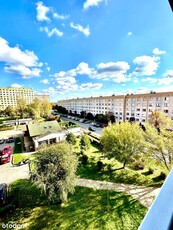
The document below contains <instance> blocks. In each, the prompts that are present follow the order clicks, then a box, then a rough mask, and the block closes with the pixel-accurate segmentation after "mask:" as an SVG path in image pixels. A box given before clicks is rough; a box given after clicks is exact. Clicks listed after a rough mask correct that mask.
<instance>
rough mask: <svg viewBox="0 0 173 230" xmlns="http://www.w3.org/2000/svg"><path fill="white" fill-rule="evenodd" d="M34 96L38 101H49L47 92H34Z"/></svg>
mask: <svg viewBox="0 0 173 230" xmlns="http://www.w3.org/2000/svg"><path fill="white" fill-rule="evenodd" d="M34 98H38V99H39V100H40V101H48V102H50V95H49V94H34Z"/></svg>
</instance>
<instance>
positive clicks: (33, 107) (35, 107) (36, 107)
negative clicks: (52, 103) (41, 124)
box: [28, 98, 42, 118]
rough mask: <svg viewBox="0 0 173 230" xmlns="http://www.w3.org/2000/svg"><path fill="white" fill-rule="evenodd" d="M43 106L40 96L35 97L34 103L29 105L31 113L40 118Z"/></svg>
mask: <svg viewBox="0 0 173 230" xmlns="http://www.w3.org/2000/svg"><path fill="white" fill-rule="evenodd" d="M41 107H42V103H41V101H40V100H39V99H38V98H34V99H33V101H32V103H31V104H30V105H29V106H28V109H29V111H30V114H32V116H34V117H35V118H39V117H40V116H41Z"/></svg>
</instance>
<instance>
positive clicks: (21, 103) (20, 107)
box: [17, 98, 27, 118]
mask: <svg viewBox="0 0 173 230" xmlns="http://www.w3.org/2000/svg"><path fill="white" fill-rule="evenodd" d="M17 112H18V114H19V116H20V117H22V118H24V117H25V116H26V114H27V104H26V101H25V99H24V98H19V99H18V100H17Z"/></svg>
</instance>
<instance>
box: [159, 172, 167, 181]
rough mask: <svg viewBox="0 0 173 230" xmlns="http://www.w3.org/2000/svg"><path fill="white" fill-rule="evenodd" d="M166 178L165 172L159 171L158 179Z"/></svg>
mask: <svg viewBox="0 0 173 230" xmlns="http://www.w3.org/2000/svg"><path fill="white" fill-rule="evenodd" d="M165 178H166V174H165V173H164V172H161V173H160V175H159V179H160V180H165Z"/></svg>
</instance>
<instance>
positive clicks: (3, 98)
mask: <svg viewBox="0 0 173 230" xmlns="http://www.w3.org/2000/svg"><path fill="white" fill-rule="evenodd" d="M19 98H23V99H25V101H26V103H27V104H31V103H32V101H33V98H34V91H33V89H24V88H0V109H1V110H4V109H5V108H6V107H8V106H13V107H15V106H17V100H18V99H19Z"/></svg>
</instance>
